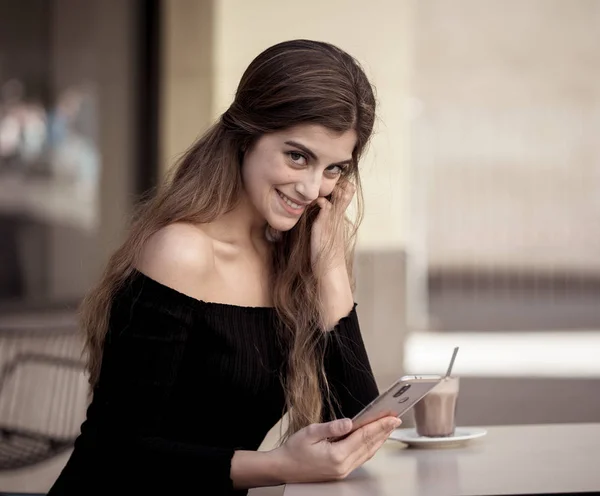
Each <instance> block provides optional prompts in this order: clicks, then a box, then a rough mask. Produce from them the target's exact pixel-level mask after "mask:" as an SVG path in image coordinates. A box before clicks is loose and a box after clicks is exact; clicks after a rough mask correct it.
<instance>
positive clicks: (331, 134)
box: [49, 40, 400, 496]
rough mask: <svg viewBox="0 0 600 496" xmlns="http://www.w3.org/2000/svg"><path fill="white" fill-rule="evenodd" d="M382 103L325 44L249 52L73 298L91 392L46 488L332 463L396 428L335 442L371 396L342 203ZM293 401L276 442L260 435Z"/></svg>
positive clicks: (343, 468)
mask: <svg viewBox="0 0 600 496" xmlns="http://www.w3.org/2000/svg"><path fill="white" fill-rule="evenodd" d="M374 119H375V99H374V96H373V91H372V88H371V85H370V84H369V81H368V80H367V78H366V76H365V74H364V73H363V71H362V70H361V68H360V67H359V65H358V63H357V62H356V61H355V60H354V59H353V58H352V57H350V56H349V55H348V54H347V53H345V52H343V51H342V50H340V49H339V48H336V47H335V46H332V45H330V44H327V43H322V42H315V41H308V40H295V41H289V42H284V43H280V44H278V45H275V46H273V47H271V48H268V49H267V50H266V51H264V52H263V53H261V54H260V55H259V56H258V57H257V58H256V59H255V60H254V61H253V62H252V63H251V64H250V66H249V67H248V69H247V70H246V72H245V73H244V75H243V77H242V79H241V82H240V84H239V87H238V90H237V93H236V95H235V100H234V102H233V103H232V105H231V107H230V108H229V109H228V110H227V111H226V112H225V113H224V114H223V115H222V116H221V118H220V119H219V120H218V122H216V123H215V124H214V126H213V127H212V128H211V129H209V130H208V132H207V133H206V134H205V135H204V136H202V137H201V138H200V139H199V140H198V141H197V142H196V143H195V144H194V145H193V146H192V147H191V148H190V149H189V150H188V151H187V153H186V154H185V156H184V157H183V159H182V160H181V162H180V163H179V164H178V166H177V167H175V168H174V170H173V173H172V176H171V177H170V178H169V179H168V180H167V181H166V183H165V185H164V187H163V188H162V189H160V190H159V191H158V192H157V194H156V195H155V197H154V198H153V199H152V200H151V201H149V202H148V203H147V204H146V205H145V206H144V208H143V209H142V211H141V214H140V215H139V217H138V218H137V219H136V220H135V223H134V224H133V227H132V229H131V232H130V233H129V236H128V238H127V240H126V241H125V242H124V244H123V245H122V246H121V247H120V248H119V249H118V250H117V251H116V252H115V253H114V255H113V256H112V258H111V259H110V261H109V263H108V266H107V269H106V271H105V274H104V276H103V278H102V280H101V281H100V283H99V285H98V286H97V287H96V288H95V289H94V290H93V291H92V292H91V293H90V294H89V296H88V297H87V299H86V300H85V302H84V304H83V308H82V312H83V327H84V329H85V331H86V333H87V352H88V355H89V372H90V379H91V384H92V385H93V400H92V402H91V404H90V406H89V409H88V413H87V419H86V421H85V422H84V424H83V426H82V430H81V435H80V436H79V438H78V440H77V442H76V444H75V449H74V451H73V454H72V456H71V458H70V460H69V462H68V463H67V465H66V467H65V469H64V470H63V472H62V474H61V475H60V477H59V478H58V480H57V481H56V483H55V485H54V487H53V488H52V490H51V491H50V493H49V494H50V495H78V496H80V495H85V494H115V493H118V494H121V493H125V492H127V493H128V494H147V493H157V494H183V491H186V493H185V494H215V495H216V494H218V495H223V494H237V491H240V492H241V493H244V492H245V490H246V489H247V488H250V487H256V486H266V485H276V484H283V483H288V482H303V481H326V480H335V479H341V478H344V477H345V476H346V475H347V474H348V473H349V472H351V471H352V470H353V469H355V468H356V467H358V466H360V465H361V464H362V463H364V462H365V461H366V460H368V459H369V458H370V457H372V456H373V454H374V453H375V452H376V450H377V449H378V448H379V447H380V446H381V444H382V443H383V442H384V441H385V439H386V438H387V437H388V435H389V434H390V432H391V431H392V430H393V429H394V428H396V427H398V425H399V423H400V421H399V420H398V419H396V418H392V417H386V418H384V419H381V420H379V421H377V422H373V423H371V424H369V425H367V426H366V427H364V428H362V429H359V430H357V431H355V432H353V433H351V434H350V435H349V436H345V437H344V438H343V440H341V441H332V438H336V437H339V436H344V435H345V434H347V433H348V432H349V431H350V429H351V422H350V421H349V420H348V418H349V417H352V416H353V415H354V414H356V413H357V412H358V411H359V410H360V409H361V408H362V407H363V406H364V405H365V404H367V403H369V402H370V401H371V400H372V399H373V398H375V397H376V395H377V394H378V390H377V387H376V385H375V381H374V379H373V374H372V371H371V367H370V365H369V361H368V358H367V355H366V352H365V348H364V344H363V341H362V338H361V335H360V330H359V324H358V320H357V316H356V311H355V305H354V301H353V296H352V286H351V280H352V271H351V268H352V252H353V250H352V247H353V240H354V235H355V227H356V226H355V225H352V224H350V223H349V221H347V220H346V216H345V211H346V209H347V207H348V205H349V204H350V203H351V200H352V198H353V196H354V195H355V191H358V192H359V193H360V183H359V174H358V162H359V158H360V156H361V153H362V152H363V150H364V148H365V145H366V144H367V141H368V140H369V137H370V135H371V132H372V129H373V122H374ZM358 197H359V199H360V194H359V195H358ZM359 207H360V202H359ZM359 210H360V209H359ZM286 412H287V414H288V417H289V429H288V431H287V432H286V433H285V434H284V436H283V438H282V442H281V444H280V445H279V446H278V447H277V448H275V449H273V450H272V451H266V452H259V451H256V450H257V448H258V447H259V445H260V443H261V442H262V440H263V438H264V436H265V434H266V433H267V432H268V431H269V429H270V428H271V427H272V426H273V425H274V424H275V423H276V422H277V421H278V420H279V419H280V418H281V416H282V414H284V413H286Z"/></svg>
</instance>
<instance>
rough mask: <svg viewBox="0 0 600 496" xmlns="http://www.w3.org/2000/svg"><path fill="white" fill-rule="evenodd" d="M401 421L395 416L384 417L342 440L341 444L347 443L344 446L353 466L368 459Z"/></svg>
mask: <svg viewBox="0 0 600 496" xmlns="http://www.w3.org/2000/svg"><path fill="white" fill-rule="evenodd" d="M401 423H402V422H401V420H400V419H397V418H395V417H385V418H382V419H380V420H377V421H375V422H371V423H370V424H367V425H365V426H364V427H361V428H360V429H358V430H356V431H355V432H353V433H352V434H351V435H350V436H348V438H347V439H346V440H345V441H342V443H343V444H346V443H347V446H346V447H345V448H346V449H348V451H349V452H350V453H352V455H351V463H352V465H353V467H358V466H360V465H362V464H363V463H364V462H365V461H367V460H369V459H370V458H371V457H372V456H373V455H374V454H375V453H376V452H377V450H378V449H379V448H380V447H381V445H382V444H383V443H384V442H385V441H386V439H387V438H388V437H389V436H390V434H391V433H392V431H393V430H394V429H397V428H398V426H399V425H400V424H401ZM342 443H340V444H342Z"/></svg>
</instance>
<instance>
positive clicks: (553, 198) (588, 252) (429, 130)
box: [413, 0, 600, 273]
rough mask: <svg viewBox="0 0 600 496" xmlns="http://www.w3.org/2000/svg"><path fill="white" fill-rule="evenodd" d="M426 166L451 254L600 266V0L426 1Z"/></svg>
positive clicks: (435, 232) (421, 142)
mask: <svg viewBox="0 0 600 496" xmlns="http://www.w3.org/2000/svg"><path fill="white" fill-rule="evenodd" d="M414 33H415V59H414V62H415V63H414V92H415V96H417V97H418V98H419V99H420V101H421V103H422V113H421V115H420V116H419V118H418V120H417V121H416V122H415V128H414V132H415V135H416V138H415V139H416V144H415V146H414V147H413V152H414V155H413V157H414V163H415V167H416V168H419V169H427V168H429V169H430V170H429V172H428V173H425V174H424V175H423V176H422V177H423V178H426V180H427V181H428V184H427V185H426V188H427V190H428V195H427V203H426V207H427V209H428V210H427V211H426V212H423V216H424V218H425V219H426V220H427V222H428V230H429V255H430V257H431V262H432V263H433V264H434V265H437V266H442V267H448V266H450V267H481V266H484V267H490V266H492V267H495V268H496V269H502V268H510V269H515V268H516V269H519V268H523V269H527V268H529V269H530V268H537V269H540V270H544V269H545V270H548V269H550V270H552V269H558V270H566V271H591V270H594V271H595V272H596V273H598V272H600V256H599V253H600V230H599V229H598V226H599V225H600V202H599V201H598V198H600V194H599V192H600V148H599V147H598V135H599V130H600V56H599V51H598V50H599V47H600V2H598V1H596V0H569V1H564V0H523V1H518V2H517V1H511V2H507V1H505V0H488V1H485V2H481V1H480V0H454V1H452V2H447V1H444V0H422V1H419V2H415V26H414Z"/></svg>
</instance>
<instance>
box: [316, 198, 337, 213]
mask: <svg viewBox="0 0 600 496" xmlns="http://www.w3.org/2000/svg"><path fill="white" fill-rule="evenodd" d="M317 205H319V208H320V209H321V210H326V211H327V210H331V208H332V207H333V205H332V204H331V202H330V201H329V200H328V199H327V198H325V197H324V196H320V197H319V198H317Z"/></svg>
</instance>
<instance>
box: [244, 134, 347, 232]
mask: <svg viewBox="0 0 600 496" xmlns="http://www.w3.org/2000/svg"><path fill="white" fill-rule="evenodd" d="M356 139H357V136H356V132H355V131H354V130H349V131H345V132H344V133H341V134H340V133H335V132H333V131H331V130H329V129H327V128H325V127H323V126H320V125H316V124H303V125H299V126H295V127H292V128H289V129H285V130H283V131H277V132H274V133H270V134H266V135H264V136H262V137H260V138H259V139H258V140H257V141H256V142H255V143H254V145H253V146H252V148H250V149H248V150H247V151H246V153H245V156H244V161H243V164H242V179H243V182H244V188H245V191H246V194H247V196H248V199H249V200H250V203H251V204H252V205H253V206H254V208H256V210H257V212H258V213H259V215H260V216H261V217H262V218H263V219H264V220H266V222H267V223H268V224H269V225H270V226H271V227H272V228H274V229H276V230H278V231H289V230H290V229H292V228H293V227H294V226H295V225H296V223H297V222H298V220H299V219H300V216H301V215H302V214H303V212H304V211H305V210H306V208H307V207H308V206H309V205H310V204H311V203H313V202H314V201H315V200H316V199H317V198H319V197H320V196H328V195H329V194H331V192H332V191H333V188H334V186H335V185H336V183H337V182H338V180H339V179H340V176H341V175H342V173H343V171H344V168H346V167H350V165H351V163H352V151H353V150H354V147H355V146H356Z"/></svg>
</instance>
